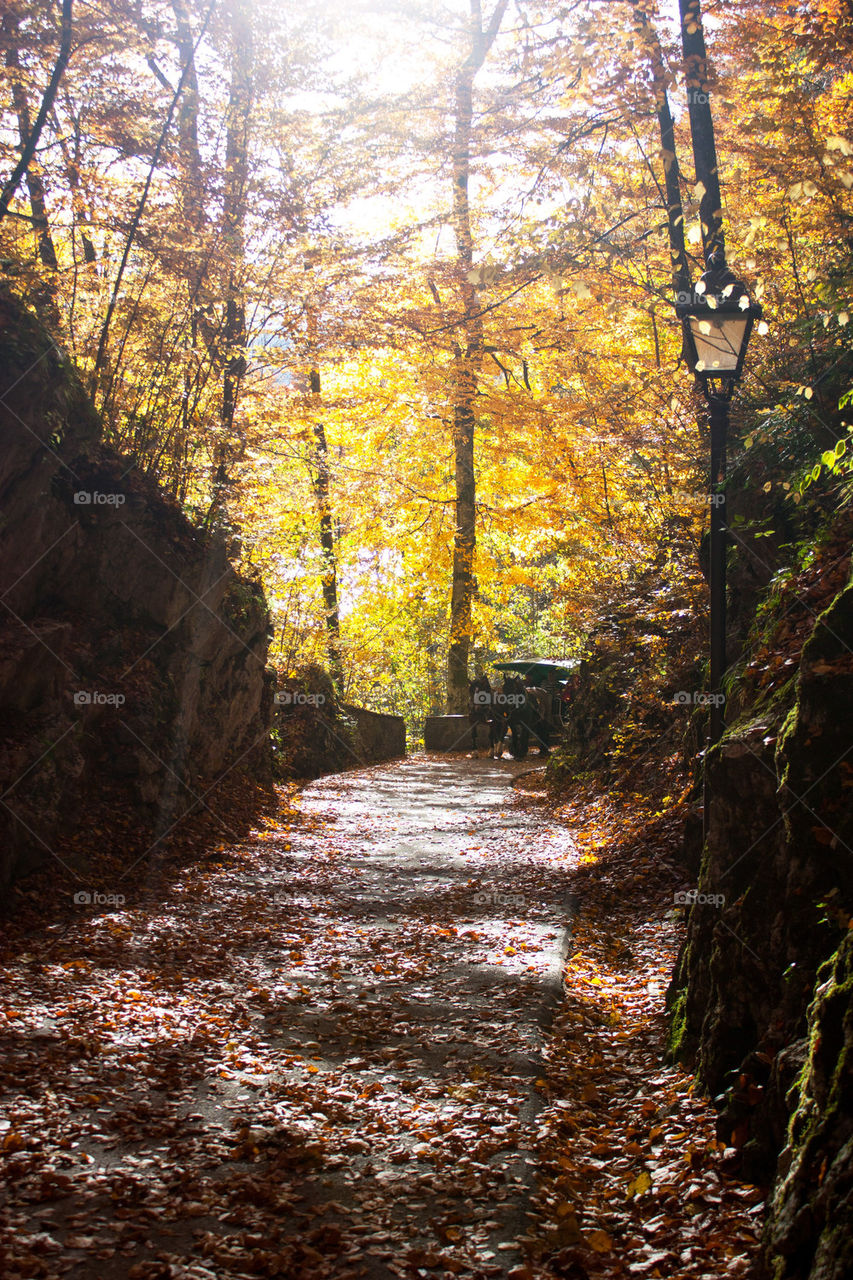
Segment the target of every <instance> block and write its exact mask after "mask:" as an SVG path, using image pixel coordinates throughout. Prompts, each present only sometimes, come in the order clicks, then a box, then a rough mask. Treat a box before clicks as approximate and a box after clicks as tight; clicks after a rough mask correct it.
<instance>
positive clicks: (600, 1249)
mask: <svg viewBox="0 0 853 1280" xmlns="http://www.w3.org/2000/svg"><path fill="white" fill-rule="evenodd" d="M586 1242H587V1244H588V1245H589V1247H590V1249H593V1250H594V1251H595V1252H596V1253H609V1252H610V1250H611V1249H612V1248H613V1241H612V1239H611V1238H610V1236H609V1235H608V1234H607V1232H606V1231H591V1232H590V1233H589V1235H588V1236H587V1238H586Z"/></svg>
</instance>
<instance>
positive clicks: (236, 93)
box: [215, 0, 253, 489]
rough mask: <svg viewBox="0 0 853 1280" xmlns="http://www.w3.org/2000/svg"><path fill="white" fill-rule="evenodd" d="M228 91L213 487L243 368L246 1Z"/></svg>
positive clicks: (234, 6)
mask: <svg viewBox="0 0 853 1280" xmlns="http://www.w3.org/2000/svg"><path fill="white" fill-rule="evenodd" d="M229 17H230V21H231V91H230V96H229V102H228V128H227V133H226V140H225V198H224V201H223V210H222V243H223V252H224V254H225V259H226V281H225V320H224V324H223V328H222V357H221V358H222V368H223V374H222V408H221V412H220V440H219V449H218V454H217V459H216V464H217V466H216V476H215V484H216V487H217V489H221V488H224V487H226V486H227V485H228V484H229V483H230V474H229V469H230V466H231V463H232V461H233V459H234V455H235V453H236V450H235V447H234V440H233V435H234V415H235V413H236V410H237V398H238V395H239V391H240V383H241V382H242V380H243V375H244V374H245V372H246V304H245V300H244V297H243V271H244V259H245V255H244V248H245V246H244V222H245V218H246V196H247V180H248V173H249V122H250V116H251V110H252V63H253V47H252V28H251V18H250V15H249V9H248V5H247V4H246V2H245V0H232V3H231V4H230V5H229Z"/></svg>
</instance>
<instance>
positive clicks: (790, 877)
mask: <svg viewBox="0 0 853 1280" xmlns="http://www.w3.org/2000/svg"><path fill="white" fill-rule="evenodd" d="M849 535H850V528H849V520H848V521H845V520H842V521H840V522H839V523H838V524H837V525H836V528H835V530H834V533H833V534H832V535H831V536H830V537H827V538H826V539H825V541H824V544H823V545H822V546H819V547H818V548H817V551H816V554H815V557H814V559H813V561H812V563H811V564H810V565H809V566H808V568H806V569H804V570H803V571H801V572H800V573H799V574H795V575H792V576H791V577H790V578H789V579H788V581H787V582H786V583H785V585H784V586H783V587H782V588H781V589H779V590H778V591H776V592H775V593H770V594H769V595H767V596H766V597H765V598H764V600H763V602H762V608H761V609H760V610H759V616H758V621H757V623H756V625H755V626H754V628H753V631H752V633H751V634H750V636H749V637H747V640H746V644H745V652H744V655H743V657H742V659H741V662H740V664H739V666H738V668H736V670H735V672H734V673H733V677H732V681H731V684H730V690H729V701H728V721H727V722H728V725H729V727H728V729H727V731H726V733H725V735H724V737H723V739H722V741H721V743H720V744H719V746H718V747H716V748H715V749H714V750H713V751H712V752H711V753H710V755H709V758H708V760H707V772H708V782H709V789H710V823H709V826H708V831H707V837H706V840H705V844H704V850H703V853H702V860H701V867H700V871H699V877H698V885H697V888H698V890H699V894H700V896H701V899H703V900H700V902H697V904H696V905H695V906H694V907H693V908H692V909H691V912H690V917H689V922H688V937H687V942H686V945H685V947H684V949H683V951H682V954H681V958H680V962H679V966H678V970H677V973H676V977H675V981H674V984H673V988H672V992H671V998H672V1006H673V1025H672V1033H673V1040H672V1043H673V1051H674V1052H675V1053H676V1054H677V1055H678V1056H679V1057H681V1058H682V1059H683V1060H685V1061H687V1062H690V1063H692V1064H693V1065H695V1067H696V1071H697V1076H698V1078H699V1081H700V1082H701V1083H702V1085H704V1086H705V1087H706V1088H707V1089H708V1090H709V1092H710V1093H711V1094H712V1095H714V1096H716V1097H717V1098H718V1099H719V1105H720V1109H721V1111H720V1120H719V1135H720V1137H721V1138H722V1139H723V1140H724V1141H725V1142H726V1143H727V1144H730V1145H731V1146H732V1147H734V1148H735V1149H736V1150H737V1151H738V1153H739V1154H738V1157H737V1158H738V1160H739V1163H740V1168H741V1171H742V1173H743V1174H744V1175H745V1176H747V1177H748V1178H752V1179H754V1180H756V1181H758V1182H769V1183H771V1184H773V1192H772V1197H771V1207H770V1212H769V1215H768V1220H767V1226H766V1231H765V1241H764V1256H763V1263H762V1265H763V1268H764V1271H763V1274H764V1275H766V1276H772V1277H773V1278H774V1280H795V1278H796V1280H806V1278H808V1280H818V1277H820V1278H821V1280H829V1278H832V1280H841V1278H842V1277H843V1276H849V1275H850V1274H851V1271H853V1250H851V1249H850V1246H849V1245H848V1244H846V1243H844V1241H843V1239H842V1238H841V1236H839V1231H838V1224H839V1218H838V1215H839V1214H842V1213H845V1212H849V1209H850V1197H851V1191H852V1190H853V1141H851V1136H852V1135H853V1121H851V1119H850V1102H851V1098H850V1088H851V1084H850V1065H849V1056H848V1051H849V1046H850V1035H851V1025H853V1023H851V1017H852V1016H853V1015H851V995H853V987H851V983H850V978H849V969H850V953H849V943H850V936H849V928H850V925H851V923H853V805H851V795H853V729H851V726H853V584H851V583H850V581H849V572H850V555H849V545H850V539H849ZM845 1109H846V1113H847V1114H846V1116H845Z"/></svg>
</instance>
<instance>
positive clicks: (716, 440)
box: [708, 398, 729, 745]
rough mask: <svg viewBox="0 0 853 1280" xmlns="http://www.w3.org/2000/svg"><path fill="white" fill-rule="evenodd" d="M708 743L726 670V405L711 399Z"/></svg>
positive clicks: (718, 723) (719, 715) (717, 724)
mask: <svg viewBox="0 0 853 1280" xmlns="http://www.w3.org/2000/svg"><path fill="white" fill-rule="evenodd" d="M709 404H710V408H711V475H710V498H711V557H710V572H709V575H708V577H709V585H710V589H711V672H710V684H711V725H710V730H711V733H710V736H711V744H712V745H713V744H714V743H715V742H719V741H720V738H721V737H722V733H723V727H724V718H723V692H722V686H723V676H724V675H725V671H726V665H727V664H726V490H725V484H724V481H725V477H726V434H727V432H728V427H729V402H728V401H727V400H721V399H716V398H715V399H711V400H710V401H709Z"/></svg>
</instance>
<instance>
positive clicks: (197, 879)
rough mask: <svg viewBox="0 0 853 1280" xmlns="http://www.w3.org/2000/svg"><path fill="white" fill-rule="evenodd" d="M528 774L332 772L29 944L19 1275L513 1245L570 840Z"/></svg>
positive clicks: (553, 996) (400, 766)
mask: <svg viewBox="0 0 853 1280" xmlns="http://www.w3.org/2000/svg"><path fill="white" fill-rule="evenodd" d="M529 767H530V766H529V765H526V766H525V765H521V764H517V763H515V762H510V761H504V762H495V761H492V760H488V759H458V758H429V757H414V758H411V759H408V760H406V761H400V762H396V763H394V764H391V765H385V766H380V767H376V768H373V769H369V770H364V771H360V772H357V773H350V774H345V775H337V776H333V777H329V778H325V779H322V780H320V781H318V782H316V783H314V784H311V785H310V786H309V787H307V788H306V789H305V791H304V792H303V793H302V795H301V797H300V798H299V800H298V801H297V814H296V817H295V821H293V820H292V815H290V816H288V815H287V814H285V815H283V819H284V820H281V819H276V820H269V821H267V822H266V823H265V824H264V829H263V830H262V831H259V832H258V833H257V835H256V838H255V839H254V840H253V841H252V842H251V843H250V844H248V845H243V846H240V847H236V848H227V847H223V849H222V850H221V851H220V852H219V855H218V857H217V860H216V862H215V863H214V864H213V865H212V866H211V864H210V863H208V865H207V867H206V868H205V867H199V866H195V867H192V868H189V869H188V870H186V871H184V872H183V873H182V874H181V875H180V876H179V877H178V878H177V879H176V881H175V882H174V883H173V884H172V885H171V886H170V888H169V894H168V900H165V899H166V896H167V895H165V894H160V895H159V896H158V895H156V894H154V895H152V897H151V898H149V899H148V900H146V901H145V902H144V903H141V904H139V905H138V906H137V905H134V904H133V903H132V902H130V903H128V905H127V907H126V909H124V910H123V911H120V912H118V913H115V914H108V915H96V916H89V917H87V918H86V919H84V920H81V922H80V923H79V924H76V925H75V926H74V927H73V928H72V929H71V930H70V931H66V932H64V933H62V935H61V936H60V937H59V938H58V940H57V941H56V942H55V944H54V945H53V946H52V949H51V950H50V952H49V953H47V952H46V953H45V955H44V956H43V957H40V955H39V954H37V953H36V952H34V953H33V954H32V955H30V956H28V957H27V956H25V957H23V962H22V966H21V971H20V973H18V974H12V975H11V977H12V983H13V986H14V985H15V983H16V982H17V983H18V984H19V986H20V988H21V989H20V991H19V997H21V998H19V1000H18V1004H19V1006H20V1009H21V1013H22V1020H20V1021H18V1022H17V1025H15V1034H14V1036H13V1037H12V1038H11V1039H9V1040H4V1047H5V1048H6V1049H7V1050H9V1049H11V1050H12V1055H11V1059H10V1057H9V1054H8V1052H7V1054H6V1059H7V1062H6V1066H7V1070H6V1071H4V1073H3V1076H2V1078H0V1085H2V1093H0V1102H2V1104H3V1108H4V1110H3V1112H2V1114H3V1115H5V1116H6V1117H7V1119H6V1120H5V1122H3V1123H4V1128H3V1129H2V1130H0V1143H5V1146H6V1150H7V1153H8V1155H9V1157H10V1161H11V1162H14V1163H16V1165H17V1167H16V1168H15V1170H14V1174H15V1178H14V1181H13V1182H12V1183H11V1184H10V1185H11V1189H10V1193H9V1195H8V1196H7V1197H6V1200H5V1202H4V1203H3V1207H2V1212H0V1228H3V1236H4V1237H5V1241H6V1244H7V1247H9V1249H10V1252H9V1253H8V1254H7V1264H6V1266H7V1269H6V1272H5V1274H8V1275H9V1276H10V1277H13V1276H17V1275H19V1274H20V1275H28V1276H45V1277H52V1276H59V1275H69V1276H72V1277H87V1278H88V1277H98V1280H114V1278H115V1280H117V1278H118V1277H122V1278H123V1277H129V1278H130V1280H165V1278H167V1277H168V1278H169V1280H211V1278H212V1277H216V1278H217V1280H230V1278H231V1277H234V1278H235V1280H236V1278H237V1277H246V1276H280V1277H286V1278H287V1280H291V1278H293V1280H321V1278H322V1277H327V1276H328V1277H349V1276H352V1277H356V1276H366V1277H377V1278H381V1277H389V1276H395V1275H396V1276H419V1275H423V1276H426V1275H436V1274H439V1275H442V1276H446V1275H459V1276H463V1277H465V1276H467V1277H486V1276H502V1275H506V1274H508V1273H511V1272H512V1271H513V1269H514V1268H519V1264H521V1263H522V1262H523V1260H524V1247H523V1243H522V1244H518V1243H517V1237H518V1236H519V1235H521V1234H523V1232H524V1228H525V1224H526V1217H525V1214H526V1213H527V1211H528V1210H529V1209H530V1196H531V1181H532V1173H533V1168H532V1165H533V1160H532V1159H531V1153H532V1150H533V1146H534V1138H535V1130H536V1124H535V1120H536V1114H537V1111H538V1109H539V1107H540V1105H541V1102H542V1100H543V1092H542V1091H543V1090H544V1081H543V1080H541V1076H542V1075H543V1072H544V1065H545V1064H544V1059H543V1056H542V1052H541V1051H542V1048H543V1038H544V1029H545V1028H546V1027H547V1023H548V1019H549V1016H550V1010H551V1009H553V1007H554V1005H555V1003H556V1000H557V998H558V996H559V991H560V975H561V968H562V961H563V956H564V940H565V934H564V929H565V926H566V923H567V920H568V917H569V914H570V900H569V889H568V884H569V876H570V873H571V870H572V867H573V865H574V862H575V857H574V854H573V845H572V842H571V838H570V837H569V835H568V833H567V831H566V830H565V829H562V828H560V827H558V826H551V825H548V823H547V822H546V821H545V820H544V819H543V810H542V808H541V805H540V804H539V803H538V800H537V798H536V797H535V796H534V795H532V794H527V795H526V796H525V794H524V791H523V788H524V783H523V781H522V783H521V788H520V789H521V794H520V795H519V789H517V788H513V787H512V786H511V785H510V784H511V782H512V780H513V778H515V777H516V776H517V775H518V774H521V773H524V772H526V771H527V770H528V769H529ZM24 987H26V995H27V999H26V1001H25V1000H24V999H23V996H24V990H23V988H24ZM25 1005H26V1013H25V1014H24V1012H23V1011H24V1008H25ZM13 1025H14V1024H13ZM13 1094H16V1095H17V1097H13V1096H12V1095H13ZM4 1135H5V1136H4ZM34 1261H35V1262H36V1266H35V1269H32V1266H33V1262H34ZM517 1274H524V1275H533V1274H538V1273H534V1272H533V1271H528V1270H527V1269H526V1268H520V1269H519V1271H518V1273H517Z"/></svg>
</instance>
